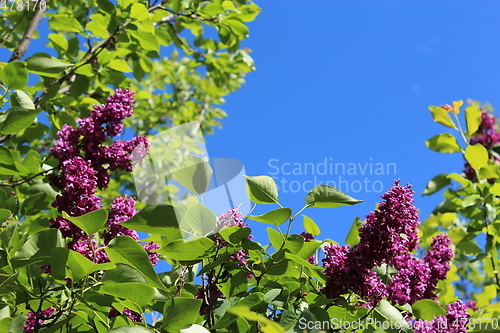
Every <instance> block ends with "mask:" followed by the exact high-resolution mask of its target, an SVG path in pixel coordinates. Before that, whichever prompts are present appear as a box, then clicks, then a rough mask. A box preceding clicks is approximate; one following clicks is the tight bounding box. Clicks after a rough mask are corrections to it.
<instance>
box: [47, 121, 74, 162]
mask: <svg viewBox="0 0 500 333" xmlns="http://www.w3.org/2000/svg"><path fill="white" fill-rule="evenodd" d="M79 139H80V132H79V131H78V130H76V129H74V128H73V127H71V126H69V125H63V127H62V128H61V129H60V130H59V131H58V132H57V140H56V143H55V144H54V147H53V148H51V149H50V151H51V153H52V155H53V156H54V157H55V158H57V159H58V160H62V161H65V160H69V159H71V158H73V157H76V156H78V155H79V153H80V150H79V149H78V140H79Z"/></svg>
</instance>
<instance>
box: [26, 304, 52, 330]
mask: <svg viewBox="0 0 500 333" xmlns="http://www.w3.org/2000/svg"><path fill="white" fill-rule="evenodd" d="M54 310H55V308H54V307H53V306H51V307H48V308H47V309H45V310H43V311H41V312H38V311H37V312H30V313H28V315H27V319H26V323H25V324H24V325H23V329H24V333H35V332H38V329H39V328H40V327H41V326H42V325H43V324H44V321H45V320H47V319H49V317H50V316H51V315H52V313H53V312H54Z"/></svg>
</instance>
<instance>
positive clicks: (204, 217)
mask: <svg viewBox="0 0 500 333" xmlns="http://www.w3.org/2000/svg"><path fill="white" fill-rule="evenodd" d="M185 219H186V224H187V225H188V226H189V227H191V228H192V230H193V231H194V232H195V234H196V235H198V236H206V235H208V234H210V233H213V232H214V231H215V229H216V227H217V217H216V216H215V214H214V213H213V212H212V211H211V210H210V209H208V208H207V207H205V206H203V205H202V204H200V203H196V204H194V205H193V206H191V207H189V208H188V210H187V211H186V213H185Z"/></svg>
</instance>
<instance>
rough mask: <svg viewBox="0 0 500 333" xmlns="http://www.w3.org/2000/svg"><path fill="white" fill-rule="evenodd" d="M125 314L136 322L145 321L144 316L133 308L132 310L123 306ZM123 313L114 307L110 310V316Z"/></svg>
mask: <svg viewBox="0 0 500 333" xmlns="http://www.w3.org/2000/svg"><path fill="white" fill-rule="evenodd" d="M123 314H124V315H126V316H127V317H128V318H129V319H130V320H132V321H133V322H134V323H142V322H143V319H142V316H141V315H140V314H139V313H137V312H135V311H133V310H130V309H128V308H123ZM121 315H122V314H121V313H120V311H118V310H117V309H115V308H114V307H111V309H110V310H109V314H108V318H113V317H118V316H121Z"/></svg>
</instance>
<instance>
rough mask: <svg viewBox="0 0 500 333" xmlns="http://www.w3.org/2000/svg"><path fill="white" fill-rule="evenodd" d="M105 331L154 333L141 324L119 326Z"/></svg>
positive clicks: (109, 332) (111, 332)
mask: <svg viewBox="0 0 500 333" xmlns="http://www.w3.org/2000/svg"><path fill="white" fill-rule="evenodd" d="M107 333H154V331H152V330H150V329H147V328H144V327H142V326H131V325H128V326H120V327H117V328H113V329H112V330H109V331H108V332H107Z"/></svg>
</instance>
